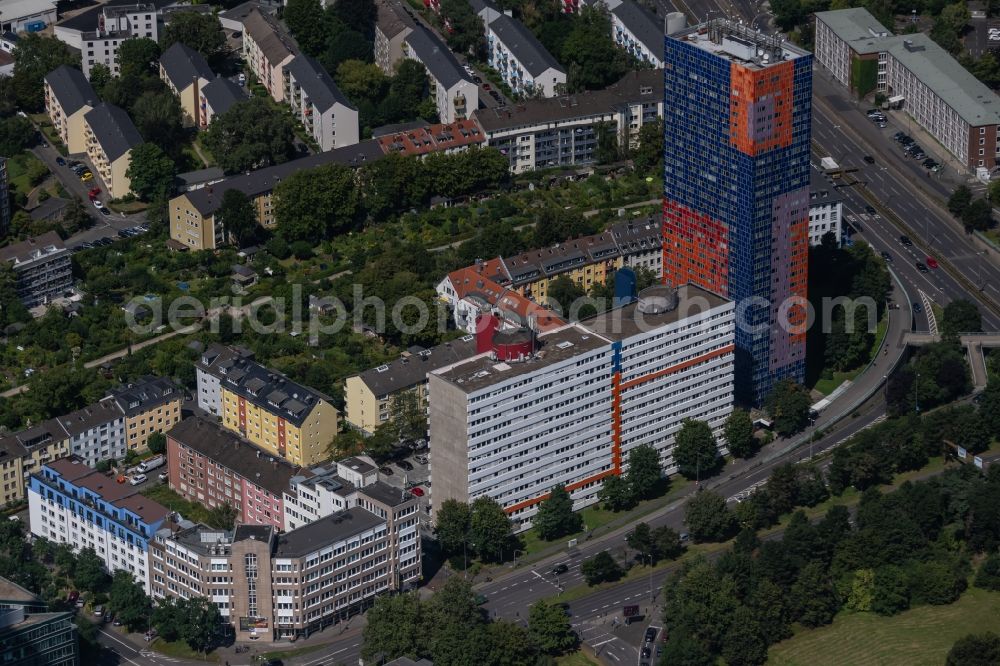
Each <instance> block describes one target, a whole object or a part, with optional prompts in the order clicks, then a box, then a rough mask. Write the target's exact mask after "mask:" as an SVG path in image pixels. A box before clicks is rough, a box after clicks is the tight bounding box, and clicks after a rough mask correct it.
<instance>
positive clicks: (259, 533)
mask: <svg viewBox="0 0 1000 666" xmlns="http://www.w3.org/2000/svg"><path fill="white" fill-rule="evenodd" d="M358 495H359V497H358V504H357V506H354V507H352V508H349V509H345V510H343V511H339V512H337V513H333V514H331V515H327V516H324V517H323V518H321V519H319V520H317V521H315V522H312V523H310V524H308V525H305V526H303V527H300V528H298V529H295V530H292V531H290V532H287V533H281V532H279V531H278V530H277V529H276V528H275V527H274V526H272V525H239V526H237V527H236V529H235V530H233V531H227V530H217V529H212V528H209V527H207V526H205V525H194V524H191V523H186V524H185V523H183V522H182V523H181V524H180V525H172V526H170V527H166V528H164V529H161V530H159V531H158V532H157V533H156V535H155V537H154V539H153V540H152V541H151V542H150V544H149V555H150V557H149V560H150V569H149V571H150V573H149V576H150V589H151V591H152V595H153V596H154V597H156V598H162V597H168V596H170V597H191V596H204V597H208V598H209V599H210V600H211V601H212V602H213V603H215V604H216V605H217V606H218V607H219V611H220V612H221V614H222V616H223V618H225V619H226V620H227V621H228V622H229V623H230V624H231V625H232V626H233V629H234V631H235V633H236V640H237V641H251V640H252V641H257V642H263V643H270V642H272V641H274V640H277V639H279V638H290V637H307V636H309V635H311V634H313V633H315V632H317V631H321V630H322V629H324V628H326V627H329V626H331V625H333V624H335V623H337V622H340V621H342V620H345V619H347V618H348V617H351V616H352V615H355V614H356V613H358V612H361V611H362V610H364V609H365V608H367V607H368V606H370V605H371V603H372V602H373V600H374V599H375V597H376V596H378V595H379V594H383V593H387V592H394V591H400V590H406V589H408V588H410V587H412V586H414V585H415V584H416V583H417V581H418V580H419V578H420V567H421V551H420V535H419V517H418V516H417V510H418V507H417V500H416V498H415V497H413V496H411V495H408V494H403V493H400V492H399V490H398V489H394V488H390V487H389V486H387V485H385V484H383V483H375V484H373V485H371V486H368V487H366V488H364V489H361V490H359V491H358Z"/></svg>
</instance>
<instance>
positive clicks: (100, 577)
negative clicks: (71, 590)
mask: <svg viewBox="0 0 1000 666" xmlns="http://www.w3.org/2000/svg"><path fill="white" fill-rule="evenodd" d="M73 582H74V583H76V586H77V587H78V588H80V589H81V590H86V591H88V592H93V593H94V594H97V593H99V592H106V591H107V589H108V585H110V584H111V577H110V576H108V572H107V571H105V570H104V560H102V559H101V558H100V557H98V555H97V553H96V552H94V549H93V548H84V549H83V550H81V551H80V553H79V554H78V555H77V556H76V567H75V570H74V573H73Z"/></svg>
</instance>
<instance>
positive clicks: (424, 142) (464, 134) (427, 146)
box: [378, 120, 486, 155]
mask: <svg viewBox="0 0 1000 666" xmlns="http://www.w3.org/2000/svg"><path fill="white" fill-rule="evenodd" d="M485 142H486V135H485V134H484V133H483V131H482V129H480V127H479V124H478V123H477V122H476V121H475V120H456V121H455V122H453V123H447V124H437V125H427V126H426V127H418V128H416V129H411V130H406V131H403V132H396V133H394V134H387V135H385V136H381V137H379V138H378V143H379V146H381V148H382V150H383V151H385V153H386V154H387V155H388V154H390V153H398V154H400V155H426V154H428V153H436V152H440V151H444V150H449V149H451V148H461V147H463V146H468V145H472V144H481V143H485Z"/></svg>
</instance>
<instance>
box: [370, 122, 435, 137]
mask: <svg viewBox="0 0 1000 666" xmlns="http://www.w3.org/2000/svg"><path fill="white" fill-rule="evenodd" d="M428 125H430V123H428V122H427V121H426V120H424V119H423V118H417V119H416V120H408V121H406V122H404V123H393V124H391V125H382V126H381V127H376V128H375V129H373V130H372V138H374V139H378V138H380V137H383V136H388V135H390V134H398V133H399V132H408V131H410V130H415V129H420V128H421V127H427V126H428Z"/></svg>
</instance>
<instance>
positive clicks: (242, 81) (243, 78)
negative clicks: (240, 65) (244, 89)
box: [236, 72, 247, 86]
mask: <svg viewBox="0 0 1000 666" xmlns="http://www.w3.org/2000/svg"><path fill="white" fill-rule="evenodd" d="M236 80H237V81H239V82H240V85H241V86H242V85H245V84H246V82H247V75H246V74H244V73H243V72H240V75H239V76H237V77H236Z"/></svg>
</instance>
